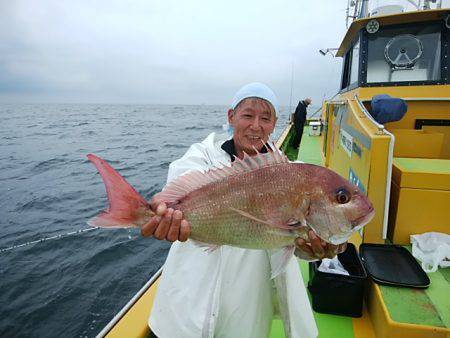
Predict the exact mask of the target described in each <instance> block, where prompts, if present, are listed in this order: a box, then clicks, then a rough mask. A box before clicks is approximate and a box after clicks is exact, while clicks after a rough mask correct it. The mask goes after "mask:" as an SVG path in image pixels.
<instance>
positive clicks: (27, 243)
mask: <svg viewBox="0 0 450 338" xmlns="http://www.w3.org/2000/svg"><path fill="white" fill-rule="evenodd" d="M98 229H100V227H94V228H92V227H89V228H85V229H80V230H76V231H71V232H67V233H65V234H59V235H55V236H50V237H43V238H41V239H37V240H35V241H30V242H25V243H22V244H17V245H12V246H10V247H7V248H3V249H0V254H2V253H4V252H7V251H11V250H15V249H18V248H23V247H25V246H29V245H33V244H37V243H43V242H47V241H50V240H58V239H61V238H66V237H69V236H74V235H79V234H81V233H84V232H88V231H93V230H98Z"/></svg>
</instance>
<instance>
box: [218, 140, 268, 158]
mask: <svg viewBox="0 0 450 338" xmlns="http://www.w3.org/2000/svg"><path fill="white" fill-rule="evenodd" d="M220 147H221V148H222V149H223V150H224V151H225V152H226V153H227V154H228V155H230V157H231V162H234V157H235V156H236V157H237V152H236V147H235V145H234V139H231V140H226V141H225V142H224V143H222V145H221V146H220ZM260 152H261V153H263V154H265V153H267V147H266V146H263V147H262V149H261V150H260Z"/></svg>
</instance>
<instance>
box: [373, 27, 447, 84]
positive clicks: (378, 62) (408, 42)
mask: <svg viewBox="0 0 450 338" xmlns="http://www.w3.org/2000/svg"><path fill="white" fill-rule="evenodd" d="M440 31H441V28H440V25H435V24H428V25H426V26H407V27H406V26H405V27H402V28H390V29H380V30H379V31H378V32H377V33H375V34H369V35H368V38H369V39H368V40H369V42H368V59H367V83H376V82H409V81H438V80H440V78H441V32H440Z"/></svg>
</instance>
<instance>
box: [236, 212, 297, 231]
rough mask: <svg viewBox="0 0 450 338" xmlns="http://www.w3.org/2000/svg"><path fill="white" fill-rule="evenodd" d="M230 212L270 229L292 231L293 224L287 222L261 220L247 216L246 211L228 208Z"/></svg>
mask: <svg viewBox="0 0 450 338" xmlns="http://www.w3.org/2000/svg"><path fill="white" fill-rule="evenodd" d="M230 210H233V211H234V212H237V213H238V214H239V215H241V216H243V217H245V218H249V219H251V220H252V221H255V222H258V223H262V224H266V225H268V226H270V227H274V228H279V229H286V230H292V229H293V228H294V226H293V224H295V223H293V224H290V223H289V222H288V221H287V222H280V221H278V220H277V219H276V218H274V219H273V220H263V219H260V218H258V217H256V216H253V215H251V214H249V213H248V212H246V211H243V210H239V209H236V208H233V207H230Z"/></svg>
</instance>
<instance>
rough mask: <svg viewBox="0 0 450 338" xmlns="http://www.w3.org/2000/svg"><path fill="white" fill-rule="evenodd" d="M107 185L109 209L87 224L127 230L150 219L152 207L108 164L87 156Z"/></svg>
mask: <svg viewBox="0 0 450 338" xmlns="http://www.w3.org/2000/svg"><path fill="white" fill-rule="evenodd" d="M87 157H88V159H89V161H91V162H92V163H93V164H94V165H95V167H96V168H97V170H98V171H99V173H100V175H101V176H102V179H103V182H104V183H105V187H106V192H107V194H108V200H109V209H107V210H105V211H103V212H102V213H101V214H100V215H98V216H96V217H93V218H91V219H90V220H89V221H88V222H87V223H88V224H89V225H90V226H94V227H115V228H127V227H133V226H134V227H136V226H139V225H142V223H143V222H142V221H143V218H148V219H149V218H150V217H151V216H152V214H153V212H152V211H151V209H150V205H149V204H148V202H147V201H146V200H145V198H144V197H142V196H141V195H140V194H139V193H138V192H137V191H136V189H134V188H133V187H132V186H131V185H130V184H129V183H128V182H127V181H126V180H125V179H124V178H123V177H122V175H120V174H119V173H118V172H117V171H116V170H115V169H114V168H113V167H111V166H110V165H109V164H108V162H106V161H105V160H104V159H102V158H100V157H98V156H96V155H94V154H89V155H87Z"/></svg>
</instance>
